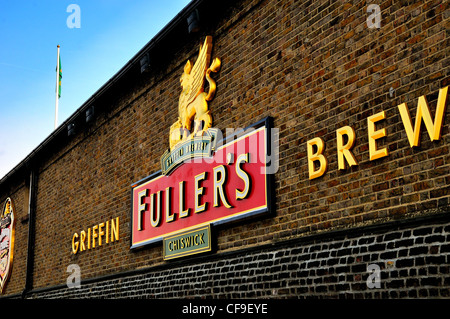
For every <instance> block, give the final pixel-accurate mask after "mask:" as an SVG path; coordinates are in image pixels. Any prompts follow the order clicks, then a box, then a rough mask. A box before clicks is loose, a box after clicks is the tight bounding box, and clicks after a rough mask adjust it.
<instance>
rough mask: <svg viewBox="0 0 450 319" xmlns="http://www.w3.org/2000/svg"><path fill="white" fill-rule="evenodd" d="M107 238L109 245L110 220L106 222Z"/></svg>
mask: <svg viewBox="0 0 450 319" xmlns="http://www.w3.org/2000/svg"><path fill="white" fill-rule="evenodd" d="M105 237H106V243H107V244H108V243H109V220H107V221H106V234H105Z"/></svg>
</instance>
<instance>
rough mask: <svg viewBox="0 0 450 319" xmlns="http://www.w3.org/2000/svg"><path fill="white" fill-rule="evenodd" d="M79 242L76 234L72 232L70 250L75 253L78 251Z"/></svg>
mask: <svg viewBox="0 0 450 319" xmlns="http://www.w3.org/2000/svg"><path fill="white" fill-rule="evenodd" d="M79 244H80V243H79V242H78V234H77V233H75V234H73V237H72V252H73V254H74V255H75V254H76V253H77V252H78V246H79Z"/></svg>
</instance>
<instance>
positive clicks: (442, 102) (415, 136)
mask: <svg viewBox="0 0 450 319" xmlns="http://www.w3.org/2000/svg"><path fill="white" fill-rule="evenodd" d="M447 93H448V86H446V87H445V88H442V89H440V90H439V96H438V101H437V106H436V114H435V116H434V123H433V120H432V119H431V114H430V109H429V108H428V102H427V99H426V97H425V96H421V97H419V101H418V103H417V112H416V121H415V124H414V130H413V128H412V122H411V115H410V114H409V110H408V107H407V106H406V103H402V104H400V105H399V106H398V108H399V110H400V116H401V118H402V121H403V126H404V127H405V131H406V135H407V136H408V140H409V145H410V146H411V147H414V146H419V144H420V131H421V124H422V119H423V122H424V123H425V126H426V128H427V131H428V135H429V136H430V140H431V141H436V140H439V139H440V138H441V129H442V122H443V119H444V114H445V108H446V104H447V103H446V102H447Z"/></svg>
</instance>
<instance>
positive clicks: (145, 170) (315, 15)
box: [0, 0, 450, 297]
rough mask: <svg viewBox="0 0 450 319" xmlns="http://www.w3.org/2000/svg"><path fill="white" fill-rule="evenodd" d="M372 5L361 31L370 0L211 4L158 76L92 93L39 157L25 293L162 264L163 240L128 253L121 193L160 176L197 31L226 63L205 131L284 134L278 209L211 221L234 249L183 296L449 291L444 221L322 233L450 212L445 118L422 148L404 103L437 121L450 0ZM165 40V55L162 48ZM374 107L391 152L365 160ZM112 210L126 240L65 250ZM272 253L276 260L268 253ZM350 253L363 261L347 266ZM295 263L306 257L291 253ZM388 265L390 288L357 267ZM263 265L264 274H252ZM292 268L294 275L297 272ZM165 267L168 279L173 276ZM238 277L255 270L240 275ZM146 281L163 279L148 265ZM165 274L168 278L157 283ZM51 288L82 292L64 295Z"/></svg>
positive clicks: (163, 60) (9, 190)
mask: <svg viewBox="0 0 450 319" xmlns="http://www.w3.org/2000/svg"><path fill="white" fill-rule="evenodd" d="M378 4H379V5H380V7H381V10H382V20H381V28H380V29H369V28H367V26H366V19H367V16H368V14H367V12H366V7H367V1H359V0H356V1H348V2H339V1H324V0H321V1H293V0H280V1H261V0H242V1H235V2H234V3H233V5H230V7H228V8H227V9H226V10H221V11H219V12H214V13H213V12H211V14H212V15H215V18H214V23H212V24H209V25H208V26H207V28H206V30H203V31H202V33H201V34H196V35H194V36H193V35H189V36H186V37H185V38H183V39H181V40H179V41H176V45H175V44H174V45H173V46H172V47H170V48H171V50H169V51H167V52H164V53H158V59H156V61H158V63H156V64H157V65H154V66H153V67H154V69H153V71H150V72H149V73H144V74H142V75H141V74H140V73H139V71H137V70H136V73H132V74H130V75H128V76H126V77H124V78H123V79H120V80H118V81H117V83H115V84H113V85H112V87H111V89H110V90H108V91H107V93H105V94H104V95H103V96H102V97H100V98H98V100H96V101H95V106H96V112H95V114H96V117H95V120H94V122H93V123H90V124H82V123H77V125H78V126H77V134H76V135H75V136H74V137H70V138H67V137H66V138H64V139H63V140H56V141H55V142H54V143H53V144H51V146H49V148H48V150H47V152H46V154H45V155H42V156H41V157H40V158H38V159H37V160H36V163H34V165H35V169H36V171H37V175H38V178H37V179H38V181H37V199H36V219H35V221H36V233H35V238H34V240H35V249H34V264H33V269H34V272H33V289H35V290H36V289H37V290H39V289H45V288H46V287H53V286H56V287H61V285H63V287H64V284H65V281H66V279H67V276H68V274H67V272H66V269H67V266H68V265H70V264H78V265H80V267H81V269H82V271H83V279H89V278H92V279H93V278H97V277H102V276H107V275H113V274H119V273H122V272H127V271H134V270H135V269H141V268H145V269H152V268H151V267H162V268H161V269H164V267H165V266H164V265H166V264H165V263H164V262H163V260H162V248H161V246H160V245H154V246H150V247H147V248H145V249H141V250H138V251H130V249H129V229H130V225H129V224H130V218H129V209H130V205H131V199H130V187H131V184H132V183H134V182H136V181H138V180H140V179H142V178H144V177H146V176H148V175H150V174H151V173H153V172H155V171H157V170H159V164H160V163H159V159H160V156H161V155H162V153H163V152H164V150H165V149H166V148H167V147H168V134H169V127H170V125H171V124H172V123H173V122H174V121H175V120H176V118H177V110H178V105H177V102H178V97H179V94H180V92H181V90H180V87H179V77H180V75H181V74H182V70H183V67H184V63H185V62H186V60H187V59H189V58H190V59H191V60H194V59H196V57H197V50H198V44H199V43H200V42H201V39H204V36H205V35H212V37H213V44H214V46H213V52H212V55H213V57H216V56H217V57H220V58H221V60H222V68H221V70H220V71H219V72H218V73H217V74H214V75H213V77H214V78H215V80H216V82H217V92H216V97H215V99H214V100H213V101H211V102H210V103H209V106H210V109H211V112H212V114H213V125H214V126H216V127H218V128H219V129H221V130H222V131H223V132H224V133H225V132H226V128H239V127H246V126H248V125H250V124H252V123H254V122H256V121H257V120H259V119H262V118H263V117H266V116H271V117H273V118H274V126H275V127H276V128H279V151H280V153H279V170H278V172H277V173H276V174H275V193H276V194H275V196H276V211H275V214H274V215H273V216H271V217H269V218H264V219H259V220H252V221H248V222H247V221H246V222H245V223H240V224H235V225H232V226H227V227H221V228H219V229H218V230H217V233H216V236H217V254H218V255H219V256H232V255H223V254H227V253H231V252H233V253H234V252H235V254H237V255H236V256H235V257H224V260H217V261H215V262H211V263H205V262H204V261H203V262H202V263H201V265H202V266H201V267H206V266H208V267H210V268H208V269H211V270H210V272H208V271H206V270H205V269H204V268H201V270H200V268H198V269H197V268H196V270H195V273H196V275H195V278H203V279H201V281H200V283H199V284H194V283H192V284H191V283H190V281H189V278H185V279H181V277H180V279H179V280H180V281H182V280H185V282H183V285H180V286H183V287H184V286H186V287H185V288H186V291H187V292H189V294H192V296H197V292H198V291H200V290H202V291H203V293H201V294H198V295H202V296H204V295H208V294H211V295H212V296H227V297H233V296H234V297H236V296H241V295H245V296H249V297H250V296H254V297H257V296H269V295H271V294H272V296H273V293H274V291H276V292H277V296H289V295H298V296H305V297H307V296H339V297H340V296H345V297H405V296H407V295H408V294H409V293H410V286H411V285H412V286H414V287H417V289H416V290H411V291H416V292H415V294H416V296H415V297H447V296H448V283H449V279H448V278H447V277H445V274H447V273H448V268H446V266H445V265H444V264H445V262H446V263H447V264H448V262H449V260H448V258H449V257H448V254H447V253H448V247H447V246H448V239H449V235H448V226H442V227H443V228H442V229H441V231H437V230H438V229H439V227H440V226H439V224H435V225H434V226H433V227H434V228H420V227H416V228H414V229H411V230H405V231H404V232H399V231H394V232H388V231H386V233H385V234H384V235H383V236H385V237H374V236H371V235H368V234H365V233H364V232H362V233H361V234H360V236H361V237H355V238H352V239H351V240H350V239H348V240H342V241H336V242H334V241H333V242H330V241H329V239H328V238H327V236H326V234H327V233H329V232H333V231H337V230H343V229H344V230H346V229H348V230H351V229H354V228H355V227H369V226H371V225H378V224H380V225H382V224H384V223H389V222H391V221H394V220H409V219H411V218H417V217H423V216H435V215H436V216H437V215H439V214H441V213H446V212H448V207H449V194H448V185H449V184H450V155H449V152H448V150H449V145H450V133H449V125H448V123H450V116H449V114H450V113H449V112H448V110H447V112H446V113H445V116H444V121H443V123H444V124H443V127H442V134H441V136H442V137H441V139H440V140H439V141H433V142H430V140H429V138H428V135H427V132H426V129H425V128H424V127H423V126H422V135H421V145H420V147H415V148H411V147H410V146H409V142H408V139H407V137H406V133H405V129H404V127H403V123H402V121H401V118H400V114H399V111H398V107H397V106H398V105H399V104H401V103H407V105H408V108H409V110H410V112H411V114H412V117H413V118H414V117H415V109H416V107H417V99H418V98H419V96H421V95H425V96H426V97H427V100H428V103H429V106H430V109H431V112H432V114H434V111H435V108H436V104H437V98H438V90H439V89H440V88H443V87H445V86H448V85H450V75H449V70H450V68H449V65H450V63H449V62H450V57H449V51H448V49H447V48H448V39H449V31H448V27H447V26H448V22H449V4H448V2H446V1H442V0H441V1H437V0H436V1H434V0H429V1H422V2H414V1H409V2H408V1H392V0H388V1H379V2H378ZM174 36H175V35H174ZM161 48H162V49H161V50H162V51H164V50H163V49H165V48H167V44H161ZM390 88H393V89H394V96H393V97H390V94H389V89H390ZM381 111H385V112H386V119H384V120H383V121H380V122H379V123H377V125H379V126H380V127H381V128H386V131H387V136H386V137H385V138H382V139H380V140H378V147H379V148H381V147H387V148H388V149H389V156H387V157H384V158H381V159H378V160H375V161H370V160H369V155H368V153H369V150H368V137H367V117H368V116H371V115H373V114H376V113H378V112H381ZM346 125H349V126H351V127H353V128H354V130H355V134H356V143H355V146H354V148H353V153H354V155H355V157H356V160H357V162H358V165H357V166H354V167H351V168H347V169H345V170H343V171H339V170H338V169H337V156H336V129H338V128H340V127H343V126H346ZM315 137H321V138H323V140H324V141H325V144H326V147H325V152H324V155H325V156H326V157H327V159H328V164H329V165H328V170H327V172H326V173H325V174H324V176H322V177H320V178H317V179H314V180H309V179H308V164H307V153H306V142H307V141H308V140H310V139H312V138H315ZM27 176H28V175H27V174H25V175H24V176H22V175H20V176H14V177H12V178H11V179H12V181H10V180H8V181H7V185H1V188H0V198H2V199H3V198H6V197H7V196H12V197H13V199H14V200H15V201H16V203H17V204H16V205H17V207H16V211H17V213H18V216H19V218H22V217H24V216H26V215H27V211H28V208H27V204H28V202H27V201H28V197H27V196H28V191H29V190H28V180H27ZM115 217H120V240H119V242H117V243H115V244H111V245H108V246H104V247H98V248H96V249H93V250H90V251H86V252H83V253H79V254H77V255H73V254H72V252H71V239H72V235H73V234H74V233H75V232H79V231H80V230H82V229H86V228H87V227H91V226H93V225H96V224H98V223H100V222H103V221H106V220H109V219H111V218H115ZM18 225H19V226H18V228H17V231H16V236H18V237H17V240H16V245H17V246H16V255H15V261H14V270H13V274H12V276H11V280H10V283H9V284H8V286H7V291H6V294H7V295H14V294H20V293H21V292H22V290H23V287H24V281H25V279H24V276H25V275H24V273H25V267H26V250H27V244H26V241H27V238H28V235H27V232H28V229H27V226H28V222H27V221H26V218H25V220H24V221H23V222H21V223H18ZM408 231H409V236H407V235H406V234H408ZM414 232H416V233H414ZM421 232H429V233H427V234H425V233H423V234H422V233H421ZM318 234H321V237H320V241H317V242H316V243H315V244H311V246H305V247H303V246H302V245H299V246H298V247H296V248H286V247H285V246H282V247H283V248H279V251H275V250H273V251H270V250H268V249H267V248H264V249H266V250H264V251H263V250H261V251H258V249H257V247H259V246H261V245H262V246H263V247H267V245H270V244H278V243H280V242H281V243H282V242H285V241H289V240H299V241H300V242H301V240H302V238H309V236H313V235H314V236H315V235H318ZM330 234H331V233H330ZM280 247H281V246H280ZM344 247H345V248H344ZM250 248H251V249H255V250H253V251H252V254H253V255H252V256H253V257H252V258H253V259H252V260H248V261H247V262H249V263H251V264H252V265H254V266H255V267H254V269H253V272H251V271H252V270H250V269H246V268H243V269H242V270H241V269H238V270H239V272H237V270H236V265H235V264H230V263H232V262H233V263H236V264H239V265H240V266H239V267H243V262H242V261H239V262H238V260H243V259H244V256H240V255H239V252H240V251H245V250H246V249H250ZM306 249H308V250H306ZM313 250H314V252H313ZM316 251H317V252H316ZM439 253H444V255H445V256H446V257H445V258H447V260H445V261H444V259H443V257H442V256H438V255H439ZM277 254H279V256H280V258H278V257H277V258H275V257H274V256H275V255H277ZM358 254H360V255H361V256H360V258H361V260H359V261H356V258H357V257H355V256H358ZM239 256H240V257H239ZM277 256H278V255H277ZM381 256H383V257H381ZM413 256H414V257H413ZM227 258H231V259H227ZM259 258H261V260H260V259H259ZM297 258H300V259H302V260H303V261H302V262H301V263H300V262H299V263H297V262H293V261H294V260H295V261H297V260H296V259H297ZM305 258H306V259H305ZM352 258H353V259H352ZM390 258H392V259H395V260H396V261H395V262H396V264H395V267H394V268H393V270H391V269H383V272H382V273H383V274H384V275H383V276H388V277H386V278H383V279H385V280H383V281H382V282H383V288H382V289H381V290H376V289H375V290H370V291H369V290H367V288H365V287H364V282H365V279H364V278H366V276H367V275H366V273H365V269H364V267H365V266H366V265H367V263H369V262H375V263H380V266H383V267H384V265H383V263H384V260H385V259H390ZM281 259H283V263H281V262H279V261H280V260H281ZM300 259H298V260H300ZM195 260H196V259H195ZM263 260H264V261H263ZM275 261H277V262H275ZM278 262H279V263H278ZM186 263H187V264H189V261H186ZM221 263H224V264H223V265H222V264H221ZM264 263H267V267H268V268H266V269H267V272H266V270H265V272H264V274H263V273H259V272H260V271H261V270H260V268H259V267H260V266H262V265H263V264H264ZM177 265H178V268H177V269H174V270H171V271H172V273H171V274H174V273H177V274H180V275H179V276H182V275H181V274H183V273H186V272H185V270H186V269H188V268H186V267H188V266H183V263H180V264H177ZM324 265H326V267H325V268H323V266H324ZM419 266H421V267H419ZM149 267H150V268H149ZM189 267H193V268H192V269H194V268H195V267H197V266H196V265H194V264H191V266H189ZM199 267H200V266H199ZM222 267H228V268H227V270H226V271H225V270H224V272H225V274H227V275H226V276H230V277H229V278H231V279H229V280H228V279H227V277H222V276H221V277H220V278H215V279H214V280H212V279H211V278H212V277H213V274H212V273H213V272H217V270H218V269H221V271H222V270H223V269H222ZM264 267H265V266H264ZM297 267H298V268H297ZM302 267H303V268H302ZM289 268H292V269H289ZM269 269H271V270H270V271H269ZM288 270H290V271H294V270H295V271H296V272H295V274H296V275H295V277H292V276H293V275H292V274H293V272H289V271H288ZM168 271H169V270H164V271H163V274H161V276H169V274H168V273H167V272H168ZM200 271H203V273H202V275H198V272H200ZM244 271H248V275H245V276H244V275H243V274H241V272H244ZM164 273H165V274H166V275H164ZM187 274H189V272H187ZM443 274H444V275H443ZM394 275H395V276H394ZM140 276H144V277H145V276H147V277H145V278H151V277H152V276H156V277H154V278H156V279H160V278H165V277H158V276H159V274H158V273H157V272H154V271H151V270H149V273H148V274H142V275H140ZM286 276H287V277H286ZM356 277H357V278H356ZM131 278H134V277H133V276H131V277H130V280H131ZM242 278H245V280H244V279H242ZM436 278H438V279H436ZM439 278H440V279H439ZM281 279H282V280H281ZM233 280H236V281H235V282H234V283H236V284H237V285H238V286H239V285H241V284H242V291H241V290H239V292H238V293H236V294H237V295H233V294H234V290H233V289H232V288H231V286H230V283H231V282H233ZM239 280H240V281H243V280H244V282H243V283H242V282H237V281H239ZM247 280H254V281H253V282H252V283H251V284H250V283H248V282H246V281H247ZM119 281H125V279H117V282H119ZM167 282H169V283H170V282H172V281H170V280H168V281H167V280H166V281H164V282H161V283H160V285H164V283H167ZM221 283H223V284H224V285H223V287H222V286H221ZM287 283H290V284H289V285H288V284H287ZM109 284H111V285H112V286H111V287H109V288H106V286H107V285H109ZM115 285H116V284H112V283H111V281H104V282H102V283H95V284H92V289H93V290H92V291H98V293H99V294H100V293H101V292H102V291H104V294H105V296H109V292H107V291H108V290H112V291H115V289H116V288H114V287H116V286H115ZM128 285H130V286H131V285H132V284H131V283H129V284H128ZM196 285H200V286H199V287H197V286H196ZM180 286H176V285H171V286H170V287H172V290H171V289H169V288H168V287H165V288H164V289H166V290H164V292H163V291H162V290H157V289H156V288H155V287H151V288H148V290H139V291H137V292H136V294H142V295H143V294H148V295H149V296H155V297H156V296H172V297H175V296H176V295H179V294H183V291H177V290H176V289H177V287H180ZM194 286H195V287H197V288H198V289H197V288H195V289H194V288H193V287H194ZM90 287H91V286H90ZM117 287H118V288H117V289H118V290H119V291H120V292H118V293H117V294H116V295H115V294H113V293H112V292H111V296H122V297H125V296H127V293H129V294H130V295H129V296H133V292H130V291H127V292H125V291H126V290H124V288H123V287H122V286H121V284H118V283H117ZM200 288H201V289H200ZM83 289H84V288H83ZM139 289H141V288H139ZM142 289H143V288H142ZM161 289H162V288H161ZM227 289H228V291H226V290H227ZM230 289H231V290H230ZM83 291H84V290H83ZM144 291H145V292H144ZM446 291H447V292H446ZM53 293H55V295H58V293H60V294H61V296H66V294H69V296H75V295H71V294H72V292H70V291H68V290H66V289H64V288H62V290H61V291H60V292H52V294H53ZM411 294H413V293H412V292H411ZM85 295H86V296H88V295H89V294H88V293H86V294H85V293H84V292H83V293H82V296H85ZM35 296H46V295H45V294H39V293H36V294H35ZM91 296H98V295H96V293H92V295H91ZM190 296H191V295H190Z"/></svg>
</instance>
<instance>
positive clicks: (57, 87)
mask: <svg viewBox="0 0 450 319" xmlns="http://www.w3.org/2000/svg"><path fill="white" fill-rule="evenodd" d="M58 93H59V44H58V53H57V58H56V98H55V130H56V128H57V127H58V99H59V97H58Z"/></svg>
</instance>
